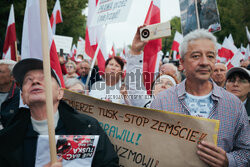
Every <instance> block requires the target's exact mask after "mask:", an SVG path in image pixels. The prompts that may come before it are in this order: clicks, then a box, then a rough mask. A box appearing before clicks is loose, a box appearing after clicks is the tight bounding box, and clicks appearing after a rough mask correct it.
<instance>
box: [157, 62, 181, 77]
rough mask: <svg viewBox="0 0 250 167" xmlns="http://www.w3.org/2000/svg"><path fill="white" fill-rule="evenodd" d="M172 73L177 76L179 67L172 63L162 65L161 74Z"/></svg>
mask: <svg viewBox="0 0 250 167" xmlns="http://www.w3.org/2000/svg"><path fill="white" fill-rule="evenodd" d="M163 73H170V74H172V75H173V76H177V67H176V66H175V65H174V64H172V63H166V64H163V65H161V68H160V74H163Z"/></svg>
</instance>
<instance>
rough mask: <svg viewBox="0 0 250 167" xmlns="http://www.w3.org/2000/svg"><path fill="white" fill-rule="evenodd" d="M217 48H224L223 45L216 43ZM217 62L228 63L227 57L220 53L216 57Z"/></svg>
mask: <svg viewBox="0 0 250 167" xmlns="http://www.w3.org/2000/svg"><path fill="white" fill-rule="evenodd" d="M216 48H217V50H218V51H219V50H220V49H221V48H222V45H221V44H219V43H216ZM216 62H217V63H226V62H227V59H226V58H225V57H220V56H219V55H218V56H217V57H216Z"/></svg>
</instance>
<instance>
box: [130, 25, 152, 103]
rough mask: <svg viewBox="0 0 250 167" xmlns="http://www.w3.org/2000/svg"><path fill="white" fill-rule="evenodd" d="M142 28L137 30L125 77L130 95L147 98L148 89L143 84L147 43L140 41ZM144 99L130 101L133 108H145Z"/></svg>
mask: <svg viewBox="0 0 250 167" xmlns="http://www.w3.org/2000/svg"><path fill="white" fill-rule="evenodd" d="M142 27H143V26H140V27H138V28H137V31H136V34H135V36H134V39H133V42H132V46H131V49H130V52H129V53H128V55H126V57H127V65H126V67H127V69H126V77H125V86H126V89H127V92H128V95H132V96H133V95H136V96H137V95H139V96H140V95H141V96H146V95H147V92H146V88H145V87H144V84H143V78H142V73H143V48H144V46H145V45H146V44H147V42H144V41H141V39H140V28H142ZM146 102H147V101H145V99H144V97H143V98H140V99H139V98H138V99H137V100H130V104H131V105H132V106H137V107H143V106H144V105H145V104H146Z"/></svg>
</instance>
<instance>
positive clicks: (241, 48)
mask: <svg viewBox="0 0 250 167" xmlns="http://www.w3.org/2000/svg"><path fill="white" fill-rule="evenodd" d="M239 50H240V52H241V53H242V54H243V55H245V53H246V48H244V46H243V45H242V44H241V45H240V49H239Z"/></svg>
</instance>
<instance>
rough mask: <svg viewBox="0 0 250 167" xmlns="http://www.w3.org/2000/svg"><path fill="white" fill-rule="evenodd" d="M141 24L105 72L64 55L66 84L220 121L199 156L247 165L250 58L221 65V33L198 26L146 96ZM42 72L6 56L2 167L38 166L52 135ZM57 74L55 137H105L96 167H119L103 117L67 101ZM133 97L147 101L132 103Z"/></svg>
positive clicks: (34, 63)
mask: <svg viewBox="0 0 250 167" xmlns="http://www.w3.org/2000/svg"><path fill="white" fill-rule="evenodd" d="M140 28H142V26H141V27H138V29H137V32H136V34H135V36H134V39H133V42H132V46H131V49H130V52H129V53H128V54H127V55H126V60H124V59H122V58H120V57H119V56H116V57H110V58H108V59H107V60H106V63H105V71H104V73H103V74H102V75H101V74H100V73H99V68H98V65H97V62H95V65H94V67H93V69H90V67H91V61H89V60H84V59H81V60H80V61H79V58H78V59H77V60H78V61H75V62H74V61H72V60H70V59H68V61H67V62H66V61H65V60H64V59H62V58H61V59H60V62H61V66H62V69H64V70H62V72H63V73H64V77H63V78H64V83H65V87H66V89H68V90H71V91H74V92H77V93H81V94H85V95H89V96H92V97H95V98H99V99H102V100H106V101H110V102H114V103H119V104H126V105H131V106H136V107H147V108H152V109H157V110H165V111H172V112H176V113H181V114H186V115H192V116H197V117H204V118H210V119H216V120H220V128H219V132H218V145H217V146H216V145H214V144H212V143H209V142H206V141H201V143H199V144H198V145H197V147H198V151H197V156H199V158H200V159H201V160H202V161H204V162H205V163H207V164H208V165H209V166H214V167H215V166H221V167H225V166H230V167H233V166H235V167H236V166H244V167H247V166H249V165H250V163H249V162H250V142H249V141H250V128H249V121H250V100H249V92H250V72H249V67H250V63H249V60H247V61H244V65H243V63H242V67H233V68H231V69H229V70H228V69H227V66H226V65H225V64H223V63H216V55H217V50H216V38H215V36H214V35H213V34H212V33H210V32H207V31H206V30H203V29H201V30H195V31H193V32H190V33H189V34H187V35H186V36H185V37H184V40H183V42H182V44H181V46H180V55H181V59H180V64H179V66H176V65H175V64H173V63H170V62H167V63H164V64H162V65H161V66H160V67H159V73H157V74H155V79H154V81H153V82H152V85H151V94H150V95H148V94H147V90H146V88H145V87H144V84H143V75H142V74H143V48H144V46H145V45H146V44H147V42H145V41H141V40H140V31H139V30H140ZM125 67H126V75H124V69H125ZM42 69H43V66H42V61H41V60H38V59H24V60H21V61H19V62H17V63H16V62H14V61H11V60H0V90H1V91H0V93H1V94H0V104H1V113H0V115H1V119H0V120H1V130H0V143H1V146H2V147H1V150H0V166H6V167H8V166H10V167H12V166H13V167H14V166H15V167H16V166H25V167H26V166H34V163H35V153H36V142H37V136H38V135H46V134H48V132H47V114H46V103H45V100H46V96H45V81H44V73H43V70H42ZM90 70H92V73H91V76H90V77H89V82H88V83H87V80H88V75H89V71H90ZM51 76H52V78H51V79H52V91H53V111H54V119H55V132H56V134H58V135H62V134H63V135H67V134H73V135H100V139H99V142H98V145H97V150H96V153H95V156H94V159H93V162H92V166H108V167H112V166H119V165H118V164H119V158H118V156H117V154H116V152H115V150H114V148H113V146H112V143H111V142H110V140H109V138H108V137H107V135H106V134H105V132H104V131H103V129H102V128H101V127H100V125H99V123H98V121H97V120H96V119H94V118H92V117H89V116H86V115H84V114H79V113H78V112H77V111H76V110H74V109H73V108H72V107H70V106H69V105H68V104H66V103H65V102H64V101H63V100H62V97H63V92H64V90H63V89H62V87H61V82H60V80H59V79H58V77H57V74H56V73H55V72H54V71H53V70H51ZM110 95H111V96H110ZM113 95H115V96H113ZM134 95H142V97H143V98H140V99H139V100H134V99H133V96H134ZM112 97H115V98H112ZM58 164H59V166H60V164H61V160H58V163H57V165H58ZM48 165H50V164H48Z"/></svg>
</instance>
